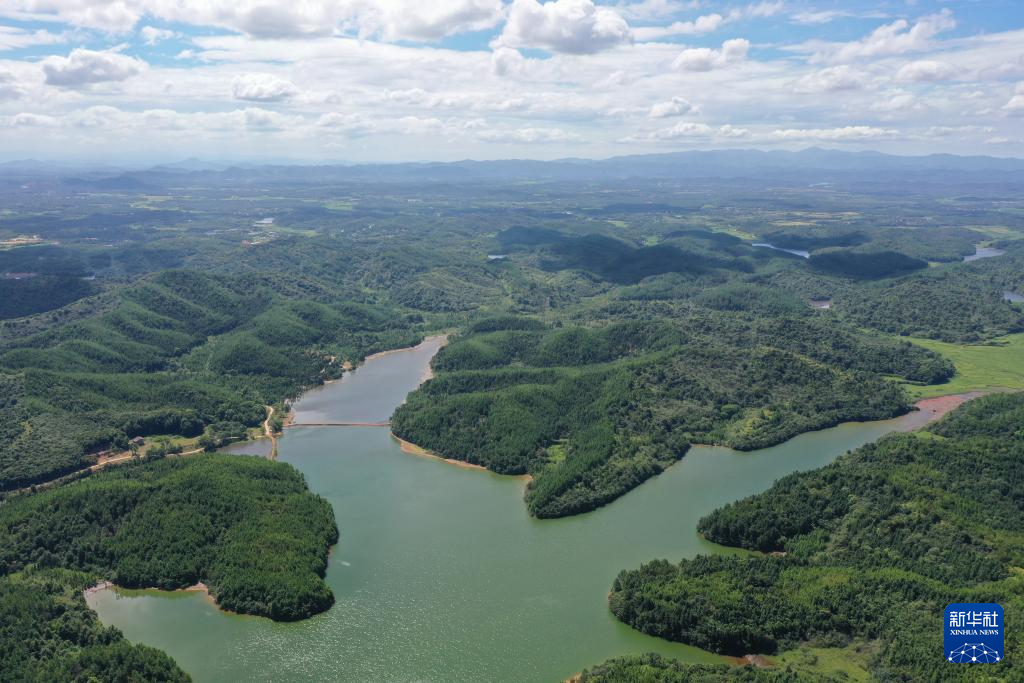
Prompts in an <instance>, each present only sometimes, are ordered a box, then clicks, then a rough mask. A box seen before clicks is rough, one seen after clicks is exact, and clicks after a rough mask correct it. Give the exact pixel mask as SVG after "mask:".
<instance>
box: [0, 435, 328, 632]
mask: <svg viewBox="0 0 1024 683" xmlns="http://www.w3.org/2000/svg"><path fill="white" fill-rule="evenodd" d="M337 538H338V530H337V527H336V526H335V523H334V513H333V512H332V511H331V507H330V505H328V504H327V502H326V501H324V500H323V499H321V498H320V497H319V496H314V495H312V494H310V493H309V492H308V491H307V490H306V483H305V480H304V479H303V477H302V475H301V474H299V472H297V471H296V470H295V469H294V468H293V467H291V466H290V465H286V464H284V463H277V462H271V461H268V460H264V459H262V458H255V457H248V456H229V455H220V454H206V455H202V456H196V457H190V458H172V459H165V460H147V461H146V462H143V463H139V464H133V465H123V466H121V467H117V468H113V469H110V470H106V471H104V472H101V473H98V474H94V475H92V476H90V477H88V478H86V479H84V480H82V481H78V482H75V483H72V484H68V485H65V486H62V487H58V488H55V489H53V490H49V491H44V492H40V493H36V494H32V495H22V496H15V497H13V498H11V499H9V500H8V501H7V502H6V503H4V504H3V505H2V506H0V572H2V573H3V574H4V575H6V574H10V573H13V572H18V571H23V570H27V569H32V568H36V569H45V568H50V567H61V568H67V569H74V570H78V571H84V572H87V573H89V574H91V575H92V576H94V577H96V579H97V580H99V579H106V580H109V581H113V582H115V583H117V584H118V585H121V586H124V587H128V588H144V587H156V588H165V589H175V588H185V587H187V586H191V585H193V584H195V583H199V582H202V583H204V584H206V585H207V587H208V588H209V591H210V594H211V595H212V596H213V597H214V598H215V599H216V600H217V602H218V604H219V605H220V606H221V607H223V608H225V609H228V610H231V611H234V612H242V613H245V614H259V615H263V616H268V617H271V618H274V619H279V620H294V619H301V618H304V617H308V616H310V615H312V614H316V613H317V612H322V611H323V610H325V609H327V608H328V607H330V606H331V604H333V602H334V598H333V596H332V595H331V591H330V589H329V588H328V587H327V585H326V584H325V583H324V582H323V579H322V577H323V575H324V572H325V571H326V569H327V550H328V547H329V546H330V545H332V544H333V543H334V542H335V541H337Z"/></svg>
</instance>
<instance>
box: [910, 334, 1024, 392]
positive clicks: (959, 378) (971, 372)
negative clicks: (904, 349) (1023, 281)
mask: <svg viewBox="0 0 1024 683" xmlns="http://www.w3.org/2000/svg"><path fill="white" fill-rule="evenodd" d="M911 341H913V342H914V343H915V344H918V345H920V346H923V347H925V348H926V349H931V350H932V351H936V352H938V353H941V354H942V355H943V356H945V357H946V358H948V359H950V360H951V361H953V365H955V366H956V376H955V377H953V379H952V380H950V381H949V382H946V383H945V384H931V385H928V386H914V385H907V391H909V392H910V395H911V396H913V397H915V398H928V397H930V396H943V395H945V394H959V393H963V392H965V391H1000V390H1007V389H1024V334H1011V335H1007V336H1005V337H1000V338H998V339H995V340H993V341H992V342H991V343H989V344H984V345H982V344H978V345H970V346H961V345H959V344H947V343H945V342H938V341H932V340H930V339H911Z"/></svg>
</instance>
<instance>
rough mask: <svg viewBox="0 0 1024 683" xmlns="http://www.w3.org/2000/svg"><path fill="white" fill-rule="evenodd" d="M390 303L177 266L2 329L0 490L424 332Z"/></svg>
mask: <svg viewBox="0 0 1024 683" xmlns="http://www.w3.org/2000/svg"><path fill="white" fill-rule="evenodd" d="M417 339H418V335H417V334H416V333H414V332H413V331H412V330H411V323H410V322H409V321H408V320H406V319H405V318H404V317H403V316H401V315H399V314H396V312H395V311H394V310H392V309H387V308H383V307H379V306H375V305H370V304H365V303H357V302H354V301H338V302H335V303H320V302H317V301H311V300H306V301H303V300H290V299H286V298H283V297H282V296H280V295H279V294H277V293H276V292H275V291H274V290H273V289H272V288H271V287H270V285H269V284H268V283H267V282H266V281H264V280H261V279H260V278H258V277H255V276H249V275H246V276H211V275H207V274H203V273H200V272H197V271H183V270H171V271H165V272H162V273H160V274H159V275H156V276H154V277H151V278H147V279H145V280H142V281H140V282H137V283H135V284H133V285H131V286H129V287H126V288H124V289H123V290H122V291H121V292H120V293H119V298H118V302H117V304H116V305H115V306H114V307H113V308H112V309H111V310H109V311H107V312H105V313H102V314H100V315H97V316H94V317H91V318H87V319H85V320H80V321H73V322H70V323H68V324H65V325H58V326H53V327H52V328H50V329H47V330H46V331H42V332H36V333H34V334H29V335H26V336H21V337H19V336H17V335H12V336H11V338H7V339H4V340H2V341H0V385H2V386H3V387H4V389H5V391H4V392H3V395H2V397H0V401H2V402H3V405H2V407H3V409H2V410H0V490H2V489H9V488H16V487H20V486H26V485H28V484H32V483H35V482H38V481H43V480H47V479H50V478H53V477H54V476H56V475H59V474H62V473H65V472H68V471H71V470H75V469H78V468H81V467H82V466H83V464H84V463H86V462H87V461H88V457H89V455H90V454H93V453H96V452H97V451H101V450H104V449H109V448H115V449H123V448H124V447H125V444H126V442H127V440H128V439H130V438H132V437H135V436H150V435H157V434H177V435H181V436H188V437H194V436H198V435H200V434H202V433H203V431H204V429H206V428H208V427H210V426H211V425H215V424H217V423H224V422H231V423H237V424H241V425H244V426H254V425H257V424H258V423H259V422H260V421H262V419H263V417H264V415H265V412H264V408H263V405H264V404H272V403H275V402H278V401H280V400H281V399H284V398H288V397H290V396H294V395H295V394H296V393H297V392H298V391H299V390H300V389H301V388H302V387H306V386H310V385H313V384H316V383H319V382H320V381H322V380H323V379H324V378H327V377H331V376H336V375H337V374H339V373H340V372H341V370H342V368H341V364H342V361H344V360H352V361H358V360H360V359H362V357H363V356H365V355H366V354H367V353H372V352H374V351H379V350H383V349H386V348H393V347H396V346H402V345H406V344H410V343H414V342H415V341H416V340H417Z"/></svg>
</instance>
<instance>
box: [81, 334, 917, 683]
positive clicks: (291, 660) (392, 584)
mask: <svg viewBox="0 0 1024 683" xmlns="http://www.w3.org/2000/svg"><path fill="white" fill-rule="evenodd" d="M436 349H437V346H436V345H434V344H427V345H425V346H421V347H418V348H417V349H416V350H414V351H412V352H408V353H398V354H391V355H387V356H382V357H380V358H378V359H376V360H372V361H370V362H369V363H367V365H366V366H364V367H362V368H360V369H358V370H356V371H355V372H353V373H351V374H350V375H348V376H347V377H346V379H344V380H342V381H341V382H337V383H332V384H330V385H328V386H327V387H326V388H324V389H323V390H318V391H317V392H312V393H311V394H310V395H309V396H307V397H306V398H304V399H303V400H302V401H300V402H299V403H298V404H297V405H296V408H297V409H298V413H299V415H300V417H304V418H307V419H308V421H328V422H329V421H346V422H356V421H367V422H373V421H380V420H381V419H384V418H387V417H388V416H389V415H390V413H391V411H392V410H393V409H394V407H395V406H396V405H398V404H399V403H400V402H401V401H402V400H404V398H405V396H406V394H407V393H408V391H409V390H410V389H411V388H413V387H414V386H415V385H416V383H417V382H418V381H419V379H420V378H421V377H422V376H423V375H424V372H425V370H426V367H427V361H428V360H429V358H430V356H431V355H432V354H433V353H434V352H435V351H436ZM357 418H358V419H357ZM926 418H927V415H925V414H923V413H913V414H911V415H908V416H905V417H903V418H899V419H896V420H887V421H882V422H874V423H867V424H845V425H840V426H838V427H835V428H833V429H828V430H823V431H820V432H815V433H810V434H804V435H802V436H798V437H796V438H794V439H792V440H790V441H788V442H786V443H784V444H782V445H779V446H776V447H773V448H766V449H763V450H760V451H756V452H751V453H739V452H736V451H732V450H729V449H725V448H711V447H697V448H694V449H692V450H691V452H690V453H689V454H688V455H687V456H686V457H685V458H684V459H683V460H682V461H681V462H680V463H678V464H676V465H674V466H673V467H671V468H670V469H669V470H668V471H667V472H665V473H664V474H662V475H661V476H659V477H656V478H654V479H652V480H650V481H649V482H647V483H645V484H644V485H642V486H641V487H640V488H638V489H636V490H635V491H633V492H631V493H629V494H627V495H626V496H624V497H623V498H621V499H619V500H618V501H616V502H614V503H612V504H611V505H609V506H607V507H605V508H602V509H600V510H597V511H595V512H592V513H589V514H586V515H581V516H577V517H572V518H568V519H561V520H546V521H538V520H536V519H532V518H530V517H529V516H528V515H527V513H526V507H525V505H524V503H523V500H522V496H523V487H524V481H523V480H522V479H518V478H513V477H502V476H499V475H495V474H491V473H489V472H482V471H477V470H468V469H463V468H459V467H455V466H452V465H449V464H446V463H443V462H439V461H436V460H431V459H427V458H420V457H416V456H413V455H409V454H406V453H403V452H401V450H400V449H399V447H398V444H397V443H396V442H395V440H394V439H393V438H392V437H391V435H390V433H389V432H388V429H387V428H386V427H306V428H297V429H290V430H288V432H287V433H286V435H285V436H284V437H283V438H281V440H280V445H279V449H280V459H281V460H284V461H286V462H289V463H291V464H293V465H294V466H295V467H297V468H298V469H300V470H301V471H302V472H303V473H304V474H305V475H306V478H307V480H308V482H309V485H310V488H312V490H314V491H315V492H317V493H319V494H320V495H322V496H324V497H325V498H326V499H327V500H328V501H330V503H331V505H332V506H333V507H334V512H335V515H336V517H337V520H338V527H339V529H340V532H341V537H340V540H339V542H338V545H337V547H336V548H335V549H334V550H333V552H332V555H331V560H330V565H329V568H328V571H327V582H328V583H329V584H330V586H331V589H332V590H333V591H334V595H335V597H336V599H337V603H336V604H335V605H334V607H333V608H332V609H331V610H329V611H328V612H326V613H324V614H320V615H317V616H315V617H313V618H311V619H308V620H305V621H302V622H298V623H287V624H281V623H274V622H272V621H270V620H269V619H264V618H259V617H247V616H238V615H231V614H226V613H224V612H221V611H219V610H217V608H216V607H215V606H213V605H212V604H210V602H209V601H207V600H206V599H205V598H204V596H203V595H201V594H197V593H165V592H161V591H127V590H116V591H115V590H106V591H99V592H97V593H94V594H92V595H91V596H90V597H89V603H90V605H92V607H93V608H94V609H96V610H97V612H98V613H99V615H100V618H101V619H102V621H103V622H104V623H107V624H112V625H114V626H117V627H119V628H120V629H121V630H122V631H124V633H125V635H126V636H127V637H128V638H129V639H130V640H132V641H133V642H142V643H146V644H149V645H153V646H155V647H159V648H161V649H163V650H165V651H167V652H168V653H170V654H171V655H172V656H173V657H174V658H175V659H176V660H177V661H178V663H179V664H180V665H181V666H182V667H183V668H184V669H185V670H186V671H188V672H189V673H190V674H191V675H192V676H193V678H194V679H195V680H196V681H199V682H203V681H228V682H230V681H403V682H405V681H408V682H412V681H437V682H438V683H442V682H444V683H448V682H453V681H510V682H512V681H515V682H528V681H549V682H550V681H558V680H562V679H564V678H566V677H568V676H570V675H571V674H573V673H574V672H576V671H579V670H580V669H582V668H585V667H587V666H591V665H594V664H597V663H598V662H600V661H603V660H604V659H606V658H608V657H612V656H616V655H623V654H628V653H641V652H650V651H656V652H661V653H663V654H665V655H668V656H672V657H676V658H679V659H683V660H687V661H720V660H719V658H718V657H716V656H715V655H713V654H710V653H707V652H703V651H701V650H698V649H696V648H691V647H687V646H684V645H679V644H674V643H669V642H667V641H662V640H659V639H656V638H652V637H650V636H645V635H643V634H641V633H639V632H637V631H634V630H632V629H630V628H629V627H627V626H625V625H623V624H621V623H620V622H618V621H617V620H615V619H614V618H613V617H612V616H611V614H610V613H609V612H608V608H607V599H606V598H607V593H608V590H609V588H610V587H611V584H612V581H613V579H614V578H615V575H616V574H617V573H618V572H619V571H620V570H621V569H625V568H633V567H636V566H638V565H639V564H640V563H642V562H646V561H648V560H651V559H653V558H656V557H666V558H670V559H673V560H678V559H681V558H683V557H690V556H693V555H695V554H697V553H708V552H736V551H730V550H728V549H723V548H719V547H717V546H714V545H712V544H709V543H707V542H706V541H703V540H702V539H701V538H700V537H699V536H698V535H697V533H696V531H695V525H696V522H697V520H698V519H699V518H700V517H701V516H702V515H704V514H706V513H708V512H710V511H711V510H713V509H714V508H716V507H718V506H720V505H722V504H723V503H726V502H728V501H732V500H735V499H737V498H741V497H743V496H747V495H750V494H752V493H755V492H758V491H761V490H763V489H765V488H766V487H768V486H769V485H770V484H771V483H772V481H773V480H775V479H776V478H778V477H780V476H782V475H785V474H788V473H790V472H792V471H795V470H804V469H811V468H815V467H819V466H821V465H824V464H826V463H828V462H830V461H831V460H832V459H834V458H835V457H836V456H837V455H839V454H841V453H843V452H845V451H846V450H848V449H852V448H856V447H857V446H860V445H862V444H864V443H866V442H868V441H872V440H874V439H876V438H878V437H879V436H881V435H883V434H885V433H887V432H890V431H893V430H895V429H909V428H911V427H913V426H915V425H917V424H919V423H921V422H923V421H924V420H925V419H926ZM264 445H265V444H261V443H259V442H257V443H254V444H246V445H242V446H237V447H235V448H234V449H233V450H241V451H243V452H250V453H252V452H260V450H261V449H263V446H264ZM263 450H266V449H263Z"/></svg>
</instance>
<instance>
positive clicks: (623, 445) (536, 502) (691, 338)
mask: <svg viewBox="0 0 1024 683" xmlns="http://www.w3.org/2000/svg"><path fill="white" fill-rule="evenodd" d="M641 310H642V309H637V308H632V309H630V310H628V311H619V312H618V315H619V316H620V317H622V318H625V319H629V318H638V317H642V316H640V315H637V312H638V311H641ZM611 315H613V314H612V313H611V312H609V316H608V317H610V316H611ZM536 326H537V325H536V322H535V321H533V322H531V321H528V320H516V319H509V318H505V319H500V320H492V321H486V322H482V323H478V325H477V327H476V328H474V330H472V331H471V332H470V333H469V334H468V335H465V336H463V337H461V338H460V339H458V340H456V341H454V342H453V343H451V344H450V345H449V346H447V347H446V348H445V349H443V350H442V351H441V352H440V353H439V354H438V356H437V357H436V358H435V361H434V368H435V370H436V371H437V373H438V374H437V377H435V378H434V379H432V380H430V381H429V382H427V383H426V384H425V385H424V386H423V387H422V388H421V389H420V390H419V391H417V392H415V393H414V394H412V395H411V396H410V398H409V400H408V402H407V403H405V404H404V405H403V406H401V407H400V408H399V409H398V410H397V411H396V413H395V416H394V419H393V422H392V425H393V429H394V431H395V433H396V434H397V435H398V436H400V437H402V438H404V439H408V440H410V441H413V442H415V443H417V444H419V445H421V446H423V447H425V448H428V449H431V450H433V451H436V452H438V453H440V454H442V455H444V456H445V457H449V458H455V459H461V460H467V461H469V462H472V463H474V464H480V465H484V466H485V467H488V468H489V469H492V470H494V471H496V472H500V473H505V474H523V473H530V474H531V475H533V482H532V483H531V485H530V487H529V488H528V491H527V503H528V505H529V509H530V511H531V513H533V514H535V515H537V516H539V517H560V516H565V515H570V514H576V513H579V512H586V511H587V510H591V509H593V508H595V507H597V506H599V505H603V504H605V503H607V502H610V501H611V500H613V499H614V498H616V497H618V496H620V495H622V494H623V493H625V492H626V491H628V490H630V489H632V488H634V487H635V486H637V485H639V484H640V483H641V482H643V481H644V480H645V479H647V478H649V477H651V476H653V475H655V474H657V473H658V472H660V471H662V470H663V469H664V468H665V467H667V466H668V465H670V464H671V463H672V462H674V461H675V460H677V459H678V458H680V457H682V456H683V454H684V453H685V452H686V450H687V449H688V448H689V446H690V444H692V443H711V444H722V445H728V446H732V447H735V448H740V449H754V448H761V447H764V446H768V445H772V444H775V443H779V442H781V441H785V440H786V439H788V438H790V437H792V436H795V435H796V434H799V433H801V432H805V431H808V430H811V429H819V428H822V427H827V426H831V425H834V424H838V423H839V422H843V421H847V420H870V419H880V418H886V417H892V416H894V415H898V414H900V413H902V412H906V410H908V404H907V399H906V397H905V395H904V393H903V391H902V389H901V388H900V387H899V386H898V385H897V384H895V383H892V382H889V381H886V380H884V379H883V378H882V377H881V375H889V376H900V377H903V378H905V379H908V380H914V381H920V382H925V383H935V382H940V381H942V380H943V379H945V378H947V377H949V376H950V375H951V374H952V372H953V369H952V367H951V366H950V365H949V363H948V362H946V361H944V360H942V359H941V358H940V357H938V356H936V355H935V354H932V353H930V352H927V351H924V350H923V349H920V348H918V347H915V346H913V345H910V344H907V343H900V342H895V341H892V340H889V339H885V338H882V337H877V336H872V335H867V334H863V333H858V332H856V331H854V330H852V329H845V328H841V327H836V326H834V325H829V324H826V323H823V322H821V321H819V320H817V319H815V318H814V317H811V316H807V315H803V316H800V315H795V316H793V317H787V318H777V319H765V318H762V317H760V316H757V315H755V316H745V315H743V314H742V313H739V314H737V313H726V312H712V311H701V312H696V313H690V314H686V315H680V316H679V317H659V318H657V319H654V320H652V321H650V322H625V321H623V322H617V323H614V324H609V325H604V326H596V327H575V326H574V327H554V328H551V329H535V328H536ZM499 327H504V328H505V329H498V328H499Z"/></svg>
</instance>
